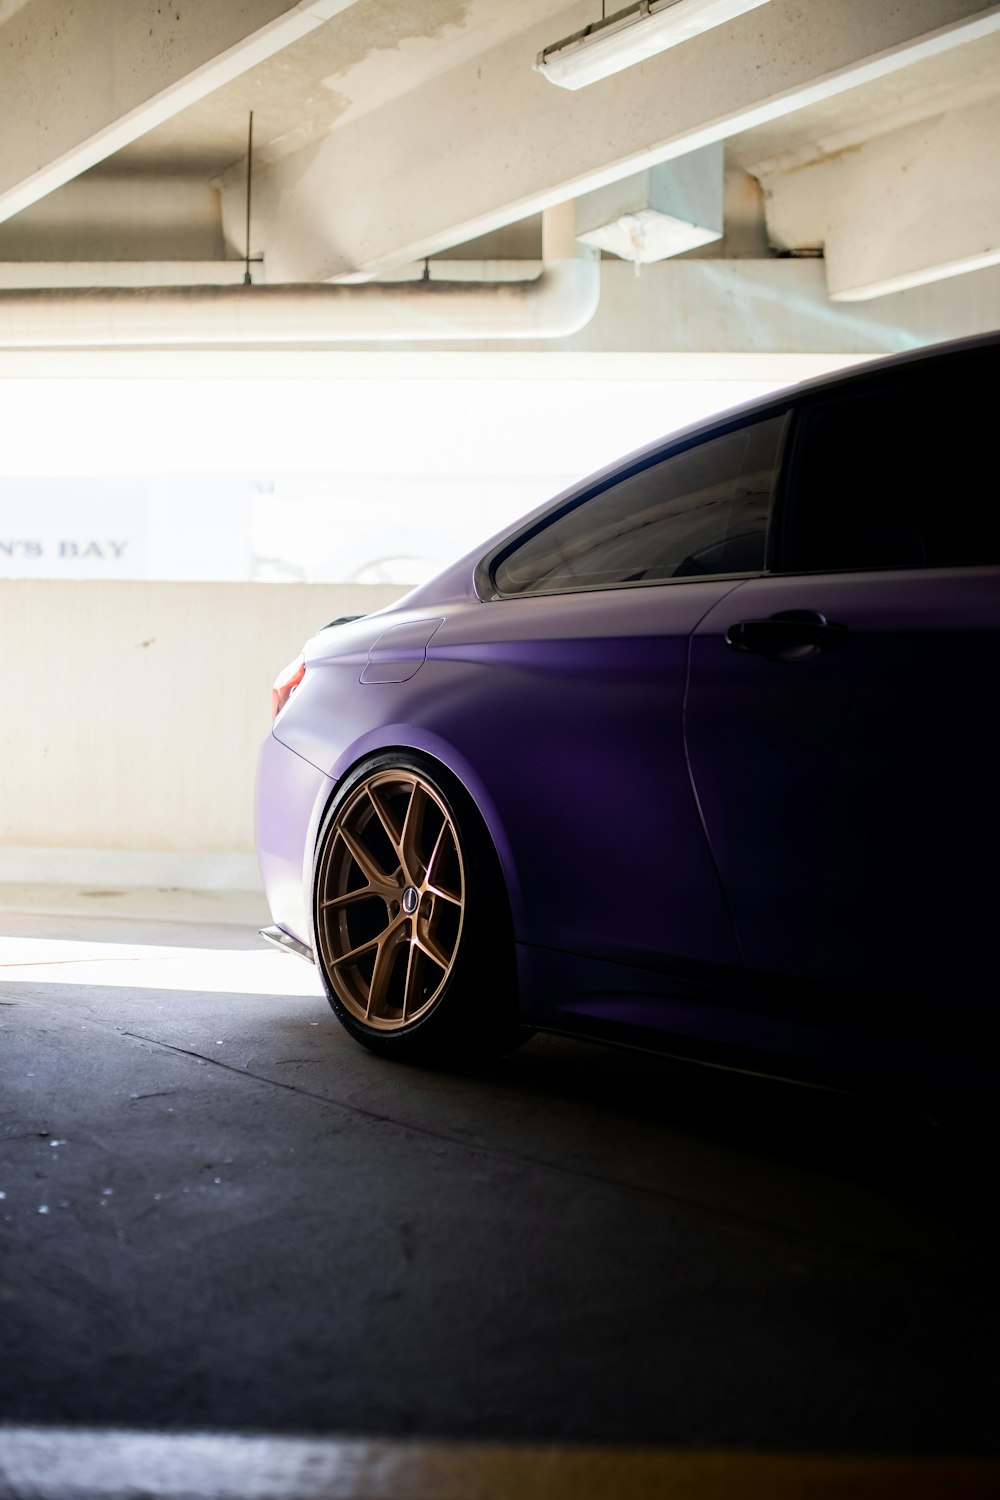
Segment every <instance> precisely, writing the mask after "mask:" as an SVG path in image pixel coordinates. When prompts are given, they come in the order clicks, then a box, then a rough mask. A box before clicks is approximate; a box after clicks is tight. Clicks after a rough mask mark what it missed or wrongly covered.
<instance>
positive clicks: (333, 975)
mask: <svg viewBox="0 0 1000 1500" xmlns="http://www.w3.org/2000/svg"><path fill="white" fill-rule="evenodd" d="M464 916H465V869H464V865H463V861H462V850H461V844H460V842H459V836H458V830H457V829H456V827H455V823H454V821H453V819H452V816H451V814H450V813H449V811H448V808H447V807H446V805H445V803H444V800H443V799H442V797H441V795H440V794H439V793H438V792H437V791H436V790H435V788H434V787H433V786H432V785H431V784H430V782H428V781H427V780H426V779H425V778H424V777H423V776H421V775H420V773H419V772H417V771H415V770H411V769H409V768H408V767H407V768H390V769H385V770H373V771H372V772H371V773H370V774H369V775H367V776H365V777H364V778H363V779H362V780H361V781H360V782H359V783H358V784H357V786H355V787H354V788H353V790H352V791H351V793H350V795H349V796H348V798H347V800H346V801H345V802H344V804H343V805H342V806H341V807H340V808H339V809H338V810H337V812H336V815H335V817H334V819H333V822H332V823H331V824H330V827H329V830H328V832H327V835H326V839H325V841H324V844H323V851H322V854H321V856H320V862H319V868H318V871H317V888H316V940H317V944H318V947H319V953H320V958H321V960H322V964H323V968H324V971H325V974H326V977H327V980H328V983H329V985H330V987H331V989H332V990H333V991H334V993H335V995H336V997H337V999H338V1000H339V1002H340V1004H341V1005H342V1006H343V1008H344V1010H345V1011H346V1012H347V1014H348V1015H349V1016H351V1017H352V1018H353V1019H354V1020H355V1021H357V1022H360V1023H361V1024H362V1026H364V1027H366V1028H371V1029H373V1030H375V1031H378V1032H393V1031H400V1030H403V1029H404V1028H407V1027H410V1026H411V1025H413V1024H414V1023H415V1022H416V1021H418V1020H420V1019H421V1017H423V1016H425V1015H426V1014H427V1013H428V1012H429V1011H430V1009H431V1008H432V1006H433V1005H434V1003H435V1001H436V1000H437V999H438V998H439V997H440V996H441V995H442V993H443V992H444V989H445V986H446V985H447V982H448V979H449V977H450V975H451V973H452V970H453V969H454V967H455V963H456V959H457V957H458V949H459V942H460V940H461V936H462V926H463V920H464Z"/></svg>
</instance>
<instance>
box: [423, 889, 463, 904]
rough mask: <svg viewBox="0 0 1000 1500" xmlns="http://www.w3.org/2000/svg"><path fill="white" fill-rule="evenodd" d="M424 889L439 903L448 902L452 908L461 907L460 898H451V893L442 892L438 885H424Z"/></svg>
mask: <svg viewBox="0 0 1000 1500" xmlns="http://www.w3.org/2000/svg"><path fill="white" fill-rule="evenodd" d="M424 889H425V890H426V891H430V893H431V895H432V896H434V897H436V898H438V899H439V900H441V901H450V902H451V904H452V906H461V904H462V898H461V896H453V895H452V893H451V891H443V890H442V889H441V887H440V886H439V885H426V886H425V887H424Z"/></svg>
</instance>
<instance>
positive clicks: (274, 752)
mask: <svg viewBox="0 0 1000 1500" xmlns="http://www.w3.org/2000/svg"><path fill="white" fill-rule="evenodd" d="M333 788H334V782H333V781H332V780H331V778H330V777H329V776H325V775H324V774H323V772H322V771H318V770H317V769H316V767H315V766H312V765H310V764H309V762H308V761H307V760H303V759H302V757H301V755H296V753H295V751H294V750H289V749H288V747H287V746H286V745H283V744H282V743H281V742H280V740H276V739H275V738H274V736H273V735H268V737H267V739H266V740H265V741H264V743H263V744H262V745H261V747H260V753H259V756H258V761H257V781H256V789H255V797H254V837H255V842H256V846H257V863H258V865H259V866H260V874H261V881H262V883H263V886H264V894H265V896H266V897H267V904H268V907H269V909H270V912H271V916H272V917H273V919H274V926H275V927H276V928H277V929H278V930H279V931H280V932H282V933H284V935H285V937H286V938H289V939H291V940H293V941H294V942H297V943H298V944H299V945H300V946H301V947H303V948H305V949H306V951H307V952H308V953H310V954H311V952H312V947H313V933H312V915H311V909H310V908H311V892H312V876H313V857H314V852H315V844H316V834H317V830H318V828H319V823H320V820H321V819H322V816H323V813H324V811H325V809H326V805H327V803H328V802H329V800H330V795H331V793H332V791H333ZM268 932H270V929H268ZM265 935H266V934H265ZM279 945H280V946H281V947H285V946H287V944H286V943H284V942H280V940H279ZM293 951H297V950H293Z"/></svg>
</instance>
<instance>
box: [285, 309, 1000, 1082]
mask: <svg viewBox="0 0 1000 1500" xmlns="http://www.w3.org/2000/svg"><path fill="white" fill-rule="evenodd" d="M998 373H1000V334H996V335H993V334H991V335H983V336H979V337H976V338H973V339H968V340H963V341H961V342H955V343H949V344H939V345H936V346H931V347H929V348H925V349H922V350H919V351H916V352H914V353H910V354H907V355H902V356H896V357H892V358H889V359H880V360H878V361H873V362H870V363H867V364H865V365H863V366H861V367H856V368H855V369H853V370H851V371H849V372H847V373H840V374H838V375H835V376H833V377H829V378H824V379H821V380H814V381H810V382H808V383H804V384H801V385H799V386H796V387H794V388H791V389H788V390H784V391H781V392H780V393H778V394H774V395H771V396H769V397H767V398H765V399H763V400H759V401H756V402H754V403H753V404H750V405H746V406H742V407H739V408H734V409H731V410H729V411H726V412H724V413H723V414H721V415H720V416H717V417H715V418H713V419H712V420H710V421H708V422H703V423H700V424H699V425H697V426H694V427H689V428H687V429H685V430H684V431H683V432H680V433H673V434H671V435H670V436H669V437H668V438H666V439H664V440H663V441H662V442H659V443H656V444H653V445H651V446H648V447H646V448H643V449H642V450H640V451H639V452H636V453H632V454H630V455H629V456H628V457H626V458H624V459H622V460H621V461H620V462H618V463H616V464H614V465H612V466H610V467H608V468H606V469H604V470H602V471H601V472H600V473H599V474H596V475H594V476H593V477H591V478H589V479H587V480H586V481H585V482H583V483H581V484H578V485H576V486H574V487H573V488H572V489H571V490H568V491H566V492H565V493H563V494H562V495H560V496H559V497H558V498H557V499H556V500H554V501H553V502H551V503H550V504H548V505H546V506H544V507H543V508H541V509H540V510H538V511H536V512H534V513H533V514H531V515H530V516H528V517H527V518H526V519H525V520H524V521H523V522H522V523H521V524H520V525H518V526H517V527H516V529H514V530H512V531H510V532H508V533H507V534H505V535H503V536H500V537H497V538H494V539H493V540H492V541H491V542H488V543H485V544H484V545H483V546H482V548H480V549H479V550H478V551H477V552H475V553H474V554H472V555H471V556H468V557H465V558H463V559H462V560H461V561H460V562H457V563H455V564H454V565H453V566H451V567H449V568H448V569H447V570H446V571H445V572H443V573H441V574H440V575H439V576H438V577H437V578H436V579H434V580H433V582H431V583H428V584H425V585H422V586H420V587H419V588H416V589H414V590H413V591H412V592H411V593H409V594H408V595H407V596H406V597H405V598H404V599H402V600H400V601H399V602H398V603H397V604H395V605H393V606H392V607H390V608H388V609H384V610H381V611H379V612H378V613H376V614H372V615H366V616H364V617H362V618H358V619H348V620H341V621H334V622H333V623H332V624H330V625H328V626H325V627H324V628H323V629H321V630H319V631H318V632H317V634H316V635H315V636H314V637H313V638H312V639H311V640H310V641H308V642H307V643H306V645H305V648H304V651H303V654H302V656H301V657H300V658H299V660H298V661H297V662H295V663H293V664H292V665H291V666H290V667H289V668H288V669H287V671H286V672H284V673H283V674H282V675H281V677H279V679H278V682H277V684H276V687H275V692H274V704H273V707H274V722H273V725H272V728H271V732H270V734H269V735H268V737H267V739H266V740H265V741H264V744H263V746H262V748H261V752H260V761H259V768H258V780H257V807H256V829H257V847H258V856H259V862H260V868H261V872H262V875H263V881H264V886H265V890H266V894H267V898H268V902H269V905H270V910H271V914H272V916H273V919H274V923H275V925H274V926H273V927H270V928H268V929H267V930H266V931H265V932H264V934H263V935H264V936H265V937H268V938H270V939H271V940H272V941H275V942H277V943H279V944H280V945H281V946H283V947H285V948H289V949H291V950H293V951H295V952H297V953H299V954H301V955H303V956H305V957H308V958H310V959H312V960H313V961H314V962H315V963H316V964H317V965H318V966H319V970H320V973H321V975H322V978H323V984H324V986H325V989H326V993H327V995H328V997H329V1000H330V1004H331V1006H332V1007H333V1010H334V1012H335V1013H336V1015H337V1017H338V1018H339V1020H340V1021H341V1022H342V1023H343V1025H344V1026H345V1027H346V1029H347V1030H348V1031H349V1032H350V1034H351V1035H352V1036H353V1037H355V1038H356V1039H357V1040H358V1041H359V1042H362V1043H364V1044H365V1045H366V1046H367V1047H370V1048H372V1049H374V1050H376V1051H378V1052H381V1053H384V1054H385V1055H387V1056H388V1055H392V1056H400V1057H402V1056H414V1055H419V1056H421V1057H424V1058H430V1059H433V1058H435V1057H444V1056H449V1057H452V1056H455V1055H456V1054H458V1055H472V1054H476V1053H482V1052H484V1051H488V1050H496V1049H498V1048H506V1047H509V1046H511V1045H513V1044H514V1043H515V1042H516V1041H518V1040H519V1039H520V1038H523V1037H524V1036H527V1035H530V1034H531V1032H532V1031H533V1030H543V1031H552V1032H562V1033H572V1034H575V1035H579V1036H586V1037H590V1038H595V1039H603V1040H607V1041H613V1042H619V1043H627V1044H630V1045H639V1046H643V1047H653V1048H656V1049H658V1050H661V1051H664V1052H668V1053H671V1054H673V1055H675V1056H681V1057H688V1058H695V1059H698V1060H701V1061H705V1062H712V1063H716V1064H723V1065H725V1066H735V1067H739V1068H743V1069H752V1070H754V1071H757V1072H761V1073H766V1074H771V1075H776V1076H784V1077H795V1078H802V1079H809V1080H812V1081H819V1082H836V1083H839V1082H841V1081H851V1082H857V1081H862V1082H863V1081H866V1080H867V1081H869V1082H871V1081H875V1080H881V1081H885V1080H887V1079H889V1080H891V1079H895V1080H897V1081H899V1082H900V1083H905V1084H907V1085H909V1084H914V1085H918V1086H923V1085H927V1084H933V1085H934V1086H935V1087H942V1086H945V1087H951V1088H955V1087H957V1088H961V1089H969V1088H973V1089H975V1088H978V1087H979V1086H980V1085H982V1086H985V1087H987V1088H988V1087H990V1086H991V1085H993V1086H995V1083H996V1081H997V1072H996V1065H995V1061H994V1052H993V1046H994V1042H995V1039H996V1031H997V1028H996V1009H997V1002H996V995H997V992H998V983H997V977H996V972H995V970H996V962H997V952H998V949H1000V937H998V932H1000V921H998V902H997V878H996V870H997V864H998V860H1000V817H998V792H997V786H998V781H1000V766H998V748H1000V747H998V737H997V728H996V726H997V722H998V719H997V717H995V716H996V715H997V702H996V700H997V696H998V695H997V671H998V662H1000V494H998V481H997V473H998V467H1000V465H998V460H997V438H998V432H1000V402H998V380H997V377H998ZM995 423H996V424H997V425H996V427H995V426H994V424H995Z"/></svg>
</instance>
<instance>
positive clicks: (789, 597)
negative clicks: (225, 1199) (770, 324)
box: [686, 356, 1000, 1039]
mask: <svg viewBox="0 0 1000 1500" xmlns="http://www.w3.org/2000/svg"><path fill="white" fill-rule="evenodd" d="M994 386H995V376H994V374H993V371H992V369H991V368H990V367H989V366H988V365H987V364H986V363H985V356H984V357H983V358H982V359H980V360H979V361H978V363H977V361H976V359H972V360H968V361H966V362H965V363H962V362H958V363H954V364H951V365H945V366H944V367H943V368H940V369H938V370H936V372H931V371H927V370H925V371H924V372H922V373H921V374H920V375H919V377H918V376H917V374H914V375H913V376H911V377H909V378H907V376H906V375H905V374H897V375H895V376H894V377H893V378H892V379H891V380H888V381H885V382H882V383H879V382H878V381H877V380H874V381H873V383H871V384H870V385H862V387H861V388H860V389H859V390H858V391H857V392H856V393H854V394H851V395H849V396H843V397H841V398H838V399H833V398H831V399H827V400H823V399H814V400H813V401H811V402H809V401H806V402H804V403H803V404H802V406H801V408H800V409H799V411H798V413H797V415H796V419H795V431H794V438H793V442H792V444H791V449H790V455H789V460H788V471H787V474H786V476H785V479H784V482H783V489H782V495H781V500H780V509H779V515H778V524H777V525H776V527H775V534H774V538H773V551H772V557H771V562H772V567H773V571H772V573H771V575H770V576H764V577H760V578H757V579H754V580H749V581H747V582H745V583H744V584H742V585H741V587H740V588H739V589H737V590H735V591H734V592H733V593H731V594H729V595H727V596H726V598H725V599H723V600H721V601H720V602H719V604H718V605H717V606H716V607H715V608H714V609H713V610H711V611H710V612H709V613H708V614H707V615H706V616H705V617H704V618H703V619H702V620H701V622H700V623H699V625H698V626H697V628H696V630H695V633H694V637H693V640H692V652H691V675H690V682H689V689H688V699H687V710H686V726H687V729H686V734H687V749H688V755H689V759H690V764H691V772H692V779H693V784H694V787H695V790H696V793H697V796H698V799H699V804H700V807H701V810H702V814H703V816H704V819H705V826H706V829H707V832H708V836H709V840H710V842H711V846H712V850H713V854H714V857H715V860H716V863H717V866H718V869H719V872H720V876H721V878H722V882H723V885H724V887H725V890H726V894H727V898H728V901H729V903H730V908H731V910H732V913H733V919H734V923H735V927H736V932H737V936H738V939H739V943H740V947H741V951H742V954H743V957H744V960H745V962H746V965H747V966H748V968H749V969H750V970H752V971H754V972H755V973H757V974H761V975H769V976H783V977H784V978H786V979H788V980H792V981H795V982H796V983H795V985H794V986H793V988H792V989H791V990H789V989H788V988H787V986H786V987H785V988H784V989H782V988H781V986H776V987H775V989H774V992H773V996H774V1001H775V1006H776V1008H779V1009H780V1008H781V1002H779V1000H778V996H779V995H784V997H785V1001H789V999H790V1007H789V1010H788V1012H787V1013H788V1014H790V1015H791V1016H792V1017H793V1018H794V1019H801V1018H802V1016H803V1015H805V1014H808V1013H809V1012H810V1011H811V1010H816V1011H817V1013H820V1014H826V1015H827V1016H828V1017H829V1018H833V1019H835V1021H836V1024H837V1025H838V1026H843V1025H845V1024H846V1025H848V1026H854V1025H857V1026H862V1027H865V1028H867V1027H868V1026H869V1025H870V1024H871V1022H872V1021H873V1019H875V1018H876V1017H879V1016H881V1017H882V1018H883V1019H884V1020H885V1021H886V1022H887V1023H888V1024H889V1025H890V1026H891V1027H893V1028H897V1027H898V1028H901V1029H902V1031H903V1032H906V1033H911V1034H914V1035H915V1034H918V1033H919V1034H920V1035H921V1036H923V1037H924V1038H925V1039H926V1038H927V1037H932V1036H934V1035H935V1034H937V1035H938V1036H946V1035H947V1034H948V1032H949V1030H950V1031H952V1033H954V1031H955V1029H956V1028H959V1027H964V1026H966V1025H968V1023H969V1022H970V1021H971V1022H972V1023H973V1025H974V1026H978V1024H979V1022H980V1021H983V1022H984V1023H985V1021H986V1020H987V1019H989V1013H990V1012H991V1010H992V1000H991V999H990V996H991V994H992V991H993V989H994V987H995V975H994V970H995V965H996V959H997V946H998V945H997V938H996V927H995V920H996V919H995V912H996V886H997V881H996V860H997V855H996V850H997V847H998V834H1000V818H998V800H997V793H996V784H997V771H996V761H997V749H998V744H997V735H996V730H995V727H994V725H995V722H996V705H995V698H996V690H995V682H996V662H997V649H998V646H1000V567H998V566H997V565H998V564H1000V520H998V511H1000V506H998V497H997V481H996V463H995V458H994V456H993V449H994V439H993V434H992V430H991V425H990V424H991V420H992V419H991V415H990V411H991V396H990V392H991V389H992V388H994Z"/></svg>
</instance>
